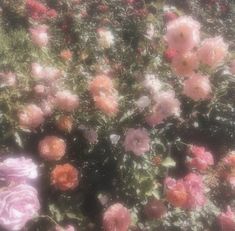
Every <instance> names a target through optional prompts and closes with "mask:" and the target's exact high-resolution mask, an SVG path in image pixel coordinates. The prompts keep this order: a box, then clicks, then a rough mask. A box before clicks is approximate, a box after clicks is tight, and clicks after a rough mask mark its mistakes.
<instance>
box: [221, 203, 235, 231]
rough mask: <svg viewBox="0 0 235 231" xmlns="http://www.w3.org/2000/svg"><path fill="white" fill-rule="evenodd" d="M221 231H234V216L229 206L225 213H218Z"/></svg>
mask: <svg viewBox="0 0 235 231" xmlns="http://www.w3.org/2000/svg"><path fill="white" fill-rule="evenodd" d="M218 222H219V224H220V228H221V231H234V230H235V215H234V213H233V211H232V210H231V208H230V206H228V207H227V211H226V212H225V213H220V214H219V216H218Z"/></svg>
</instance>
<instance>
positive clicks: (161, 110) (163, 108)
mask: <svg viewBox="0 0 235 231" xmlns="http://www.w3.org/2000/svg"><path fill="white" fill-rule="evenodd" d="M155 101H156V104H155V105H154V106H153V108H152V112H151V113H150V114H149V115H148V116H147V117H146V118H145V120H146V122H147V123H148V124H149V126H152V127H154V126H156V125H158V124H161V123H163V122H164V120H166V119H167V118H168V117H170V116H179V114H180V102H179V100H178V99H176V98H175V93H174V92H173V91H170V90H169V91H165V92H161V93H160V94H159V95H158V96H157V97H156V98H155Z"/></svg>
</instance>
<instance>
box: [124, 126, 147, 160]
mask: <svg viewBox="0 0 235 231" xmlns="http://www.w3.org/2000/svg"><path fill="white" fill-rule="evenodd" d="M123 145H124V148H125V151H126V152H128V151H130V152H133V153H134V154H135V155H136V156H142V155H144V154H145V153H146V152H148V151H149V150H150V138H149V134H148V132H147V131H146V130H145V129H143V128H137V129H134V128H129V129H128V130H127V132H126V134H125V140H124V143H123Z"/></svg>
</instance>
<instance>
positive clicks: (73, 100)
mask: <svg viewBox="0 0 235 231" xmlns="http://www.w3.org/2000/svg"><path fill="white" fill-rule="evenodd" d="M55 101H56V105H57V106H58V108H60V109H61V110H64V111H67V112H71V111H73V110H75V109H77V108H78V106H79V98H78V96H77V95H75V94H72V93H71V92H70V91H68V90H64V91H59V92H57V93H56V95H55Z"/></svg>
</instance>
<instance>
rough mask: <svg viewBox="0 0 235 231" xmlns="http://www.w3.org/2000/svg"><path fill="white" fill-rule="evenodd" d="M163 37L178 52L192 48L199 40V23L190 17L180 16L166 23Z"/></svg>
mask: <svg viewBox="0 0 235 231" xmlns="http://www.w3.org/2000/svg"><path fill="white" fill-rule="evenodd" d="M165 39H166V42H167V43H168V46H169V47H170V48H173V49H175V50H177V51H178V52H181V53H182V52H186V51H189V50H192V49H193V48H194V47H196V46H197V45H198V43H199V41H200V24H199V23H198V22H197V21H195V20H193V19H192V18H191V17H188V16H181V17H179V18H177V19H175V20H173V21H171V22H169V23H168V24H167V31H166V35H165Z"/></svg>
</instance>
